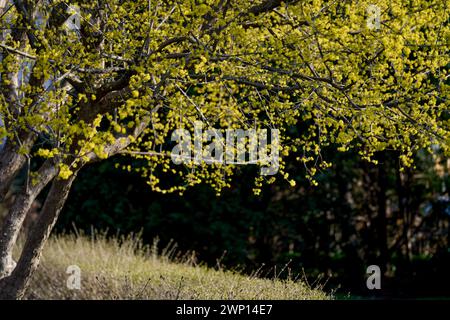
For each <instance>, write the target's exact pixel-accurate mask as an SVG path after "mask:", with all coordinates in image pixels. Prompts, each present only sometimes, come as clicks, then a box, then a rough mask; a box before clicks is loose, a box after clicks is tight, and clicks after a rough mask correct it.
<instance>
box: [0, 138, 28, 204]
mask: <svg viewBox="0 0 450 320" xmlns="http://www.w3.org/2000/svg"><path fill="white" fill-rule="evenodd" d="M34 140H35V137H34V135H33V134H29V135H28V136H27V137H26V138H25V140H23V141H22V147H24V148H25V149H26V150H28V149H30V148H31V146H32V145H33V143H34ZM25 162H26V157H25V156H24V155H23V154H20V153H19V147H18V145H17V144H15V143H13V142H11V140H7V141H6V143H5V145H4V147H3V150H2V151H1V152H0V201H3V199H4V197H5V196H6V193H7V192H8V190H9V188H10V187H11V184H12V182H13V180H14V178H15V177H16V176H17V174H18V173H19V171H20V169H21V168H22V167H23V165H24V164H25Z"/></svg>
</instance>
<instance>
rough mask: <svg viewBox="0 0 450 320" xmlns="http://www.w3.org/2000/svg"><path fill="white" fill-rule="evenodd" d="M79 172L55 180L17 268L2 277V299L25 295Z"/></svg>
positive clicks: (0, 291) (0, 293)
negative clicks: (65, 178)
mask: <svg viewBox="0 0 450 320" xmlns="http://www.w3.org/2000/svg"><path fill="white" fill-rule="evenodd" d="M76 174H77V172H75V173H74V174H73V175H72V176H71V177H70V178H68V179H67V180H62V179H59V178H56V179H55V180H53V183H52V187H51V188H50V191H49V194H48V195H47V198H46V200H45V203H44V207H43V208H42V211H41V214H40V216H39V219H38V221H37V222H36V224H35V226H34V227H33V229H32V230H31V232H30V234H29V235H28V237H27V240H26V242H25V246H24V249H23V251H22V255H21V256H20V259H19V261H18V262H17V266H16V268H15V269H14V271H13V272H12V274H11V275H10V276H9V277H6V278H4V279H1V280H0V299H8V300H13V299H21V298H22V297H23V296H24V294H25V290H26V289H27V286H28V283H29V280H30V278H31V276H32V274H33V273H34V271H35V270H36V269H37V266H38V264H39V260H40V257H41V253H42V249H43V247H44V245H45V242H46V241H47V239H48V237H49V235H50V232H51V231H52V229H53V227H54V225H55V223H56V220H57V219H58V216H59V213H60V212H61V209H62V208H63V206H64V203H65V202H66V199H67V196H68V195H69V191H70V188H71V186H72V183H73V181H74V180H75V178H76Z"/></svg>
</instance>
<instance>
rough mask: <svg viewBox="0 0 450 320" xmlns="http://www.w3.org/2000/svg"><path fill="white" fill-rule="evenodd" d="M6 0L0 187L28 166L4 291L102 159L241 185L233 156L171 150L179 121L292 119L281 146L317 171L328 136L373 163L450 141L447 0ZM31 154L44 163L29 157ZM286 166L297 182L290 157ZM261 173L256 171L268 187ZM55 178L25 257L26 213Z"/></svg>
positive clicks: (263, 124)
mask: <svg viewBox="0 0 450 320" xmlns="http://www.w3.org/2000/svg"><path fill="white" fill-rule="evenodd" d="M2 4H3V9H2V12H1V22H0V23H1V27H2V30H6V31H5V32H3V34H2V39H1V44H0V47H1V49H2V56H1V65H0V68H1V72H2V73H1V96H0V115H1V117H2V119H3V122H4V126H3V127H2V130H1V135H2V136H3V137H6V143H5V145H4V147H3V149H2V151H1V158H0V179H1V180H0V186H1V187H0V192H1V194H2V195H4V194H5V193H6V191H7V190H8V189H9V188H10V185H11V182H12V180H13V178H14V177H15V176H16V175H17V173H18V171H19V170H20V169H21V168H23V167H26V168H27V178H26V181H25V182H24V185H23V187H22V189H21V191H20V192H19V193H18V195H17V196H16V200H15V202H14V204H13V206H12V208H11V210H10V212H9V213H8V216H7V218H6V220H5V222H4V224H3V229H2V233H1V238H0V273H1V276H2V277H4V278H3V279H1V280H0V292H1V293H0V296H1V297H3V298H20V297H21V296H23V293H24V291H25V289H26V286H27V283H28V280H29V278H30V276H31V275H32V273H33V271H34V270H35V269H36V267H37V264H38V262H39V257H40V253H41V250H42V247H43V246H44V244H45V241H46V240H47V238H48V236H49V234H50V232H51V230H52V228H53V226H54V224H55V222H56V219H57V218H58V215H59V212H60V211H61V208H62V207H63V205H64V202H65V200H66V198H67V195H68V193H69V191H70V188H71V185H72V183H73V181H74V179H75V178H76V176H77V174H78V172H79V171H80V169H81V168H83V167H84V166H86V165H87V164H89V163H92V162H95V161H99V160H102V159H106V158H109V157H111V156H113V155H116V154H123V153H124V154H127V155H129V156H132V157H134V158H136V159H138V160H139V161H140V163H139V165H138V166H137V167H135V168H131V167H130V168H129V169H130V170H132V169H133V170H136V171H138V172H139V173H140V174H142V176H144V177H145V178H146V179H147V181H148V184H149V185H150V186H151V187H153V188H154V189H155V190H157V191H161V192H169V191H172V192H173V191H177V192H183V191H184V190H185V189H186V188H187V187H188V186H192V185H195V184H198V183H200V182H201V181H206V182H207V183H209V184H211V185H212V186H213V187H214V188H215V189H216V190H217V191H218V192H220V190H221V189H222V188H224V187H227V186H229V184H230V181H231V180H230V179H231V177H232V175H233V172H234V171H235V169H236V167H234V166H233V165H212V166H211V165H207V164H206V163H202V164H201V165H199V166H196V165H195V164H194V163H188V164H185V165H184V166H173V165H172V163H171V160H170V157H169V154H168V152H167V151H168V150H170V148H168V147H170V142H169V139H170V134H171V133H172V131H173V130H174V129H177V128H186V129H188V130H193V123H194V122H195V121H196V120H201V121H203V122H204V123H206V124H207V125H208V126H212V127H215V128H243V129H248V128H253V129H257V128H277V129H279V130H280V132H281V143H282V150H281V151H282V154H283V155H284V156H287V155H288V154H290V153H295V154H297V157H296V161H298V163H299V165H304V166H306V168H307V171H308V173H307V177H308V178H310V180H311V182H312V183H313V184H316V183H317V182H316V181H315V180H314V175H315V173H316V171H317V169H318V168H323V167H327V166H329V164H328V163H327V162H326V161H324V160H323V158H322V154H321V150H322V148H323V147H324V146H327V145H329V144H330V143H333V144H337V145H339V146H340V148H339V149H340V150H341V151H345V150H348V149H349V148H353V147H355V148H357V150H359V152H360V155H361V156H362V157H363V158H364V159H367V160H370V161H372V162H377V159H376V158H375V157H374V154H375V153H376V152H380V151H383V150H386V149H394V150H398V151H399V152H400V159H401V165H402V166H403V167H405V166H406V167H407V166H410V165H411V164H412V156H413V154H414V153H415V152H416V151H417V150H419V149H421V148H423V149H430V148H431V146H432V145H439V147H440V148H441V150H442V152H443V153H444V154H447V155H448V152H449V145H448V142H449V140H450V139H449V138H450V136H449V130H448V129H449V122H448V121H449V120H448V84H446V83H445V80H446V79H447V78H448V71H447V69H446V68H445V66H446V65H447V64H448V59H447V58H446V55H445V54H446V53H448V48H447V46H446V44H447V42H446V41H448V37H449V26H448V19H449V14H448V12H447V11H446V10H445V3H444V1H414V2H408V3H403V1H378V3H377V6H378V8H379V11H380V14H381V15H380V17H379V18H380V25H379V26H378V25H376V24H375V28H374V25H373V24H372V23H368V20H370V19H373V18H374V17H372V16H371V15H372V14H373V13H370V12H369V15H368V13H367V8H368V7H369V2H366V1H359V2H341V3H336V2H334V1H323V0H320V1H319V0H312V1H285V2H283V3H282V2H281V1H274V0H265V1H258V2H256V3H248V1H225V0H220V1H194V0H192V1H188V0H186V1H164V2H156V3H152V2H149V1H147V0H145V1H133V2H131V1H121V0H108V1H102V2H100V1H98V2H97V1H72V2H71V3H70V6H69V4H67V3H65V2H64V1H58V0H55V1H48V0H47V1H45V0H41V1H11V2H7V1H6V2H4V3H2ZM74 12H79V13H80V20H79V21H80V25H79V28H78V29H76V30H70V29H67V28H66V27H65V26H66V25H67V24H66V23H65V22H66V21H67V19H68V18H69V17H70V16H73V14H74ZM375 18H377V17H375ZM298 127H304V128H302V130H301V133H298V132H297V131H296V130H295V128H298ZM429 151H431V150H429ZM31 162H35V163H39V164H40V167H39V168H38V169H37V170H35V171H32V170H30V168H31ZM260 165H261V163H260ZM280 168H281V170H280V176H281V177H282V178H284V179H286V180H288V181H289V182H290V183H291V185H294V182H293V181H292V180H289V179H290V178H289V173H288V170H286V169H287V167H286V164H285V162H283V161H282V162H281V164H280ZM171 176H172V177H175V178H170V179H169V178H168V177H171ZM274 179H275V177H272V178H269V179H266V182H269V183H271V182H273V181H274ZM168 181H170V182H172V183H173V182H175V184H171V185H168V183H167V182H168ZM263 182H264V179H263V178H262V177H256V179H255V190H254V191H255V192H256V193H258V191H259V190H260V187H261V185H262V183H263ZM50 183H51V187H50V190H49V192H48V194H47V195H46V199H45V202H44V205H43V208H42V210H41V213H40V217H39V219H38V221H37V222H36V224H35V225H34V227H33V228H32V230H31V231H30V232H29V235H28V238H27V241H26V243H25V245H24V249H23V252H22V254H21V256H20V259H19V260H18V263H17V266H15V267H14V265H15V264H14V263H13V262H12V258H11V253H12V248H13V246H14V244H15V242H16V239H17V235H18V233H19V231H20V227H21V225H22V223H23V220H24V218H25V216H26V213H27V212H28V210H29V208H30V205H31V203H32V202H33V200H34V199H35V198H36V196H37V195H39V194H40V193H41V192H42V190H43V189H44V188H45V186H46V185H48V184H50ZM380 201H382V199H380ZM379 214H380V219H381V218H382V215H383V214H384V212H383V211H382V210H381V211H380V213H379ZM11 271H12V272H11Z"/></svg>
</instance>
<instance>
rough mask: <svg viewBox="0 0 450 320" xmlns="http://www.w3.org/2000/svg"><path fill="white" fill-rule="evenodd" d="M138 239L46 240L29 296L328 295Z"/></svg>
mask: <svg viewBox="0 0 450 320" xmlns="http://www.w3.org/2000/svg"><path fill="white" fill-rule="evenodd" d="M155 248H156V246H153V247H146V246H143V245H142V243H141V241H139V240H138V238H132V237H129V238H127V239H108V238H106V237H105V236H102V235H97V236H96V237H95V239H92V238H88V237H86V236H75V235H68V236H58V237H53V238H51V239H50V240H49V242H48V244H47V245H46V248H45V250H44V254H43V258H42V260H41V265H40V268H39V270H38V272H37V273H36V274H35V276H34V278H33V280H32V283H31V286H30V289H29V292H28V298H29V299H295V300H300V299H329V298H330V296H328V295H326V294H325V293H324V292H323V291H321V290H320V288H315V289H312V288H309V287H308V286H307V285H306V284H305V283H303V282H300V281H292V280H279V279H278V280H277V279H274V280H270V279H261V278H257V277H255V276H244V275H241V274H239V273H237V272H232V271H224V270H222V269H218V270H215V269H210V268H207V267H205V266H203V265H196V264H195V263H194V259H192V258H191V257H192V256H189V255H185V256H183V257H180V256H176V255H175V254H174V250H170V249H166V250H163V252H159V253H158V252H157V249H155ZM69 265H77V266H79V267H80V269H81V272H82V273H81V289H80V290H69V289H68V288H67V286H66V281H67V278H68V276H69V275H68V274H66V268H67V267H68V266H69Z"/></svg>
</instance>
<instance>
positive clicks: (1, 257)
mask: <svg viewBox="0 0 450 320" xmlns="http://www.w3.org/2000/svg"><path fill="white" fill-rule="evenodd" d="M37 173H38V177H37V180H36V181H29V182H28V183H26V185H25V186H24V187H23V189H22V191H21V192H20V193H19V194H18V195H17V197H16V198H15V199H14V203H13V205H12V206H11V208H10V210H9V212H8V215H7V216H6V218H5V220H4V222H3V225H2V228H1V233H0V279H2V278H4V277H6V276H9V275H10V274H11V272H12V270H13V269H14V266H15V263H14V261H13V259H12V251H13V248H14V245H15V244H16V240H17V237H18V236H19V233H20V229H21V227H22V224H23V221H24V220H25V217H26V216H27V213H28V211H29V210H30V207H31V205H32V204H33V202H34V200H35V199H36V197H37V196H38V195H39V194H40V193H41V191H42V189H44V187H45V186H46V185H47V184H48V183H49V182H50V181H51V180H52V179H53V178H54V177H55V175H56V173H57V166H56V164H55V162H54V161H53V160H47V161H46V162H45V163H44V164H43V165H42V166H41V168H40V169H39V170H38V172H37Z"/></svg>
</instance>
